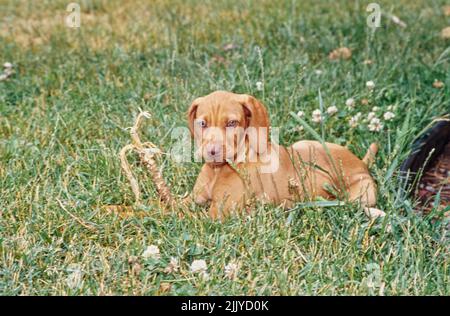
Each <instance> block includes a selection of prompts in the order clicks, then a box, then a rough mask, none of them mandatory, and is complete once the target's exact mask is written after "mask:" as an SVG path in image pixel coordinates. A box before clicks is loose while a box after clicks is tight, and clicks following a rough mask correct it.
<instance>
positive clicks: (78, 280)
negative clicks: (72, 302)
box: [66, 264, 83, 289]
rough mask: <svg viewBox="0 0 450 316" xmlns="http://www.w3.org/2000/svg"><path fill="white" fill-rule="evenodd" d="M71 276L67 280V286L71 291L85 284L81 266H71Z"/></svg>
mask: <svg viewBox="0 0 450 316" xmlns="http://www.w3.org/2000/svg"><path fill="white" fill-rule="evenodd" d="M67 271H68V272H70V273H69V275H68V276H67V278H66V284H67V286H68V287H69V288H71V289H78V288H80V287H81V285H82V283H83V271H81V267H80V265H79V264H71V265H69V267H68V269H67Z"/></svg>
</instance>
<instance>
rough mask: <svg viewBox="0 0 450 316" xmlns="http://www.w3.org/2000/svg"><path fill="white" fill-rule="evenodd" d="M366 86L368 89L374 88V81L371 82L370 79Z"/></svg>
mask: <svg viewBox="0 0 450 316" xmlns="http://www.w3.org/2000/svg"><path fill="white" fill-rule="evenodd" d="M366 87H367V88H369V89H370V90H372V89H373V88H375V82H373V81H372V80H370V81H367V82H366Z"/></svg>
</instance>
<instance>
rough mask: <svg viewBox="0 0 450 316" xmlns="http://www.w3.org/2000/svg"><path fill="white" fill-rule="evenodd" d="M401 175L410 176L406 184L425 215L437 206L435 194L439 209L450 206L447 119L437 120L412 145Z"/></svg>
mask: <svg viewBox="0 0 450 316" xmlns="http://www.w3.org/2000/svg"><path fill="white" fill-rule="evenodd" d="M400 172H401V174H402V175H403V176H405V175H409V176H408V178H407V179H406V181H407V182H408V183H407V184H408V185H410V186H412V187H413V188H414V190H411V191H410V192H411V193H412V194H414V196H415V197H417V198H418V201H419V206H420V207H421V210H422V211H423V212H424V213H427V212H429V211H430V210H431V209H432V208H433V207H435V206H437V205H434V202H435V201H436V195H437V194H439V197H440V200H439V205H440V206H441V207H442V209H443V208H445V207H446V206H448V205H449V204H450V119H448V118H442V119H439V120H437V121H436V123H435V124H433V126H431V127H430V128H429V129H427V130H426V131H425V132H424V133H423V134H422V135H421V136H420V137H419V138H418V139H417V140H416V141H415V142H414V144H413V148H412V152H411V154H410V155H409V157H408V158H407V159H406V160H405V161H404V162H403V164H402V166H401V167H400ZM417 184H418V185H417ZM408 192H409V191H408Z"/></svg>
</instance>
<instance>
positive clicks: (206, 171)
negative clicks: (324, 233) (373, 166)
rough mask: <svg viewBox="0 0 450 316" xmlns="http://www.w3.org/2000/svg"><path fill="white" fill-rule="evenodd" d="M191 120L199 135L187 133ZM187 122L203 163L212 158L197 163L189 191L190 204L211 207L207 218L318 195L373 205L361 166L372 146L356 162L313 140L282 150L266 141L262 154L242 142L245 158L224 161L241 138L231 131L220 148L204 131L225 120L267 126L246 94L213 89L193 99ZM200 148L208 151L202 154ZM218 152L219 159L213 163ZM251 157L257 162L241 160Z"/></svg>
mask: <svg viewBox="0 0 450 316" xmlns="http://www.w3.org/2000/svg"><path fill="white" fill-rule="evenodd" d="M197 117H199V120H200V121H201V126H202V130H203V131H204V133H197V132H194V131H193V130H194V122H195V120H196V118H197ZM230 117H231V119H230ZM189 120H190V127H191V131H193V135H194V137H196V138H200V139H199V143H200V144H201V150H202V153H203V154H204V155H205V156H206V157H205V159H206V158H207V157H208V153H209V154H210V153H211V151H212V152H213V154H214V155H213V156H214V157H215V158H216V159H215V160H214V161H213V162H209V163H205V164H204V165H203V167H202V169H201V172H200V174H199V176H198V178H197V181H196V183H195V186H194V190H193V198H194V201H195V202H196V203H199V204H206V203H211V206H210V211H209V214H210V216H211V217H212V218H217V217H222V216H226V215H228V214H229V213H230V212H232V211H234V210H242V209H245V208H246V204H247V202H249V201H251V200H252V199H256V200H259V201H263V202H268V203H274V204H282V205H284V206H286V207H290V206H291V205H292V203H293V202H295V201H306V200H313V199H315V198H317V197H319V196H320V197H323V198H326V199H335V198H338V199H349V200H351V201H354V200H358V199H359V200H360V201H361V204H362V205H363V206H366V207H369V206H374V205H375V203H376V186H375V183H374V181H373V179H372V177H371V176H370V174H369V171H368V168H367V162H368V161H369V160H370V159H371V157H372V156H373V154H374V153H375V152H376V146H374V145H372V146H371V151H368V153H367V154H366V157H365V158H364V159H363V160H360V159H359V158H357V157H356V156H355V155H354V154H353V153H351V152H350V151H349V150H348V149H346V148H344V147H342V146H339V145H336V144H331V143H326V144H325V146H323V145H322V144H321V143H319V142H316V141H299V142H296V143H294V144H293V145H292V146H290V147H288V148H284V147H283V146H280V145H277V144H274V143H271V142H269V141H268V139H267V141H268V145H267V148H266V149H264V150H262V149H261V148H260V147H257V146H256V147H255V146H251V145H249V142H248V141H247V140H245V141H244V142H245V148H244V150H245V151H246V155H245V157H246V158H245V159H244V160H243V161H237V162H236V161H233V159H228V160H227V161H228V162H227V161H226V160H225V159H226V157H225V152H226V148H227V146H228V147H230V146H232V145H233V143H234V145H235V146H237V144H239V143H241V142H242V141H243V139H241V138H239V136H238V133H235V135H232V137H228V138H227V137H223V138H224V139H227V140H228V143H227V141H225V142H224V143H225V144H220V145H218V144H217V138H220V137H217V136H218V135H217V134H216V135H215V136H214V135H211V133H208V132H207V130H208V128H210V127H216V128H219V129H220V128H222V129H223V128H224V125H227V124H228V125H230V124H229V123H227V122H230V120H232V121H233V124H231V125H232V126H233V128H236V127H242V128H244V129H246V128H248V127H249V126H255V127H263V128H268V127H269V118H268V115H267V111H266V109H265V107H264V106H263V105H262V104H261V103H260V102H259V101H257V100H256V99H254V98H253V97H251V96H247V95H237V94H234V93H230V92H223V91H218V92H214V93H212V94H210V95H208V96H206V97H202V98H199V99H197V100H196V101H194V103H193V104H192V105H191V108H190V110H189ZM235 121H236V122H235ZM228 125H227V126H228ZM205 135H206V136H205ZM237 147H239V146H237ZM204 148H213V149H212V150H211V151H210V152H207V151H205V150H204ZM218 151H219V152H220V153H219V155H220V156H221V157H222V158H223V160H220V159H217V157H218V156H217V152H218ZM251 154H254V155H256V156H257V158H258V159H257V160H256V161H254V160H249V159H247V157H251ZM209 156H211V155H209ZM228 158H229V157H228ZM232 158H236V155H234V156H232ZM230 162H231V164H230ZM274 165H276V168H273V171H270V172H267V170H271V169H268V167H270V166H274ZM247 209H248V208H247Z"/></svg>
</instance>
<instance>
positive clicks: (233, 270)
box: [225, 262, 239, 280]
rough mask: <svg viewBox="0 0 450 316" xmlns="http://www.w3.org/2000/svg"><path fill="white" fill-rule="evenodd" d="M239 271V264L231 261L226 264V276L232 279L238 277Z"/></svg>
mask: <svg viewBox="0 0 450 316" xmlns="http://www.w3.org/2000/svg"><path fill="white" fill-rule="evenodd" d="M238 272H239V265H238V264H237V263H234V262H229V263H228V264H227V265H226V266H225V276H226V277H227V278H228V279H230V280H234V279H236V277H237V274H238Z"/></svg>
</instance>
